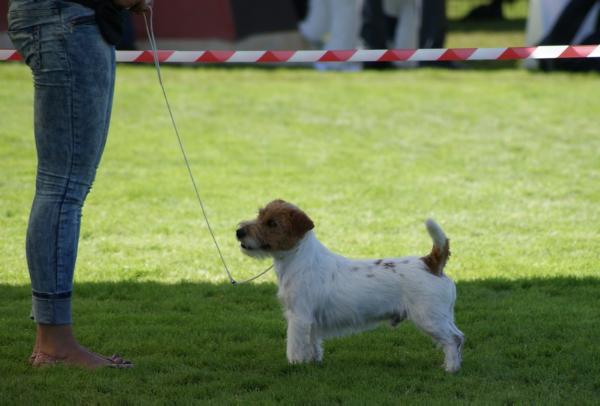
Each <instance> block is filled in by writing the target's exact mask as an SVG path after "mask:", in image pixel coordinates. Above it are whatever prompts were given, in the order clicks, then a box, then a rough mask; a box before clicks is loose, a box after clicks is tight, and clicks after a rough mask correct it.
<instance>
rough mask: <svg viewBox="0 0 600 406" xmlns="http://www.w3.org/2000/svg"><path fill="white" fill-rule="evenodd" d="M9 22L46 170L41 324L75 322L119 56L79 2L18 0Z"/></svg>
mask: <svg viewBox="0 0 600 406" xmlns="http://www.w3.org/2000/svg"><path fill="white" fill-rule="evenodd" d="M8 21H9V26H8V29H9V36H10V38H11V40H12V42H13V44H14V45H15V47H16V48H17V49H18V51H19V52H20V53H21V55H22V56H23V58H24V60H25V61H26V63H27V65H28V66H29V67H30V68H31V71H32V73H33V82H34V87H35V97H34V99H35V105H34V128H35V142H36V150H37V158H38V165H37V177H36V190H35V198H34V200H33V205H32V208H31V214H30V217H29V226H28V229H27V243H26V252H27V264H28V267H29V275H30V278H31V287H32V299H33V319H34V320H35V321H36V323H38V324H53V325H65V324H71V293H72V290H73V273H74V269H75V260H76V257H77V245H78V241H79V228H80V222H81V221H80V220H81V210H82V207H83V202H84V201H85V198H86V196H87V194H88V192H89V191H90V188H91V185H92V182H93V181H94V177H95V175H96V169H97V167H98V164H99V162H100V157H101V155H102V151H103V150H104V144H105V142H106V136H107V133H108V125H109V121H110V113H111V106H112V96H113V89H114V81H115V50H114V47H112V46H110V45H108V44H107V43H106V42H105V41H104V39H103V38H102V36H101V34H100V32H99V31H98V27H97V25H96V23H95V20H94V12H93V10H91V9H89V8H86V7H84V6H81V5H79V4H75V3H69V2H66V1H61V0H12V1H11V2H10V5H9V12H8Z"/></svg>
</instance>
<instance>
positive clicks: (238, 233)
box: [235, 228, 246, 240]
mask: <svg viewBox="0 0 600 406" xmlns="http://www.w3.org/2000/svg"><path fill="white" fill-rule="evenodd" d="M235 236H236V237H237V238H238V240H241V239H242V238H244V237H245V236H246V230H244V229H243V228H238V229H237V231H236V232H235Z"/></svg>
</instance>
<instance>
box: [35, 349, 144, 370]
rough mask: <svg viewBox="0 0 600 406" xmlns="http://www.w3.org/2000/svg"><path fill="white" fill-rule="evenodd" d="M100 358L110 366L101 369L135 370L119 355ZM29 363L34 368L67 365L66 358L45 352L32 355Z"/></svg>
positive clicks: (131, 364) (129, 362)
mask: <svg viewBox="0 0 600 406" xmlns="http://www.w3.org/2000/svg"><path fill="white" fill-rule="evenodd" d="M99 357H101V358H103V359H105V360H106V361H108V362H109V364H106V365H103V366H100V367H99V368H117V369H125V368H133V363H132V362H131V361H127V360H125V359H123V358H121V357H120V356H118V355H116V354H115V355H112V356H111V357H108V358H107V357H102V356H100V355H99ZM29 361H30V364H31V366H32V367H34V368H41V367H46V366H54V365H59V364H67V362H66V357H65V358H58V357H53V356H52V355H48V354H45V353H43V352H38V353H37V354H31V356H30V357H29Z"/></svg>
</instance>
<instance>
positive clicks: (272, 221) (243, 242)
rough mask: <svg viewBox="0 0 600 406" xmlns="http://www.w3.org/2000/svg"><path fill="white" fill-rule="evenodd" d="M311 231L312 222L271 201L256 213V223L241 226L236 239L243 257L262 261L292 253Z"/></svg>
mask: <svg viewBox="0 0 600 406" xmlns="http://www.w3.org/2000/svg"><path fill="white" fill-rule="evenodd" d="M313 228H314V224H313V222H312V220H311V219H310V218H309V217H308V216H307V215H306V214H305V213H304V212H303V211H302V210H300V209H299V208H298V207H296V206H294V205H293V204H291V203H287V202H285V201H283V200H273V201H272V202H271V203H269V204H267V205H266V206H265V207H264V208H262V209H260V210H259V211H258V217H257V218H256V219H255V220H250V221H244V222H242V223H240V225H239V227H238V229H237V231H236V237H237V239H238V240H239V242H240V246H241V248H242V252H243V253H244V254H246V255H249V256H252V257H264V256H267V255H271V254H272V253H274V252H278V251H288V250H291V249H292V248H294V247H295V246H296V244H298V242H299V241H300V240H301V239H302V237H304V235H305V234H306V233H307V232H308V231H310V230H312V229H313Z"/></svg>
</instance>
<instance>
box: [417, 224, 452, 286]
mask: <svg viewBox="0 0 600 406" xmlns="http://www.w3.org/2000/svg"><path fill="white" fill-rule="evenodd" d="M425 225H426V227H427V231H428V232H429V235H430V236H431V239H432V240H433V248H431V252H430V253H429V255H427V256H425V257H422V258H421V260H422V261H423V262H424V263H425V265H426V266H427V270H428V271H429V272H431V273H432V274H434V275H437V276H442V275H443V274H444V267H445V266H446V262H447V261H448V258H450V240H449V239H448V238H447V237H446V234H444V231H443V230H442V228H441V227H440V226H439V225H438V224H437V223H436V222H435V221H433V219H428V220H427V221H426V222H425Z"/></svg>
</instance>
